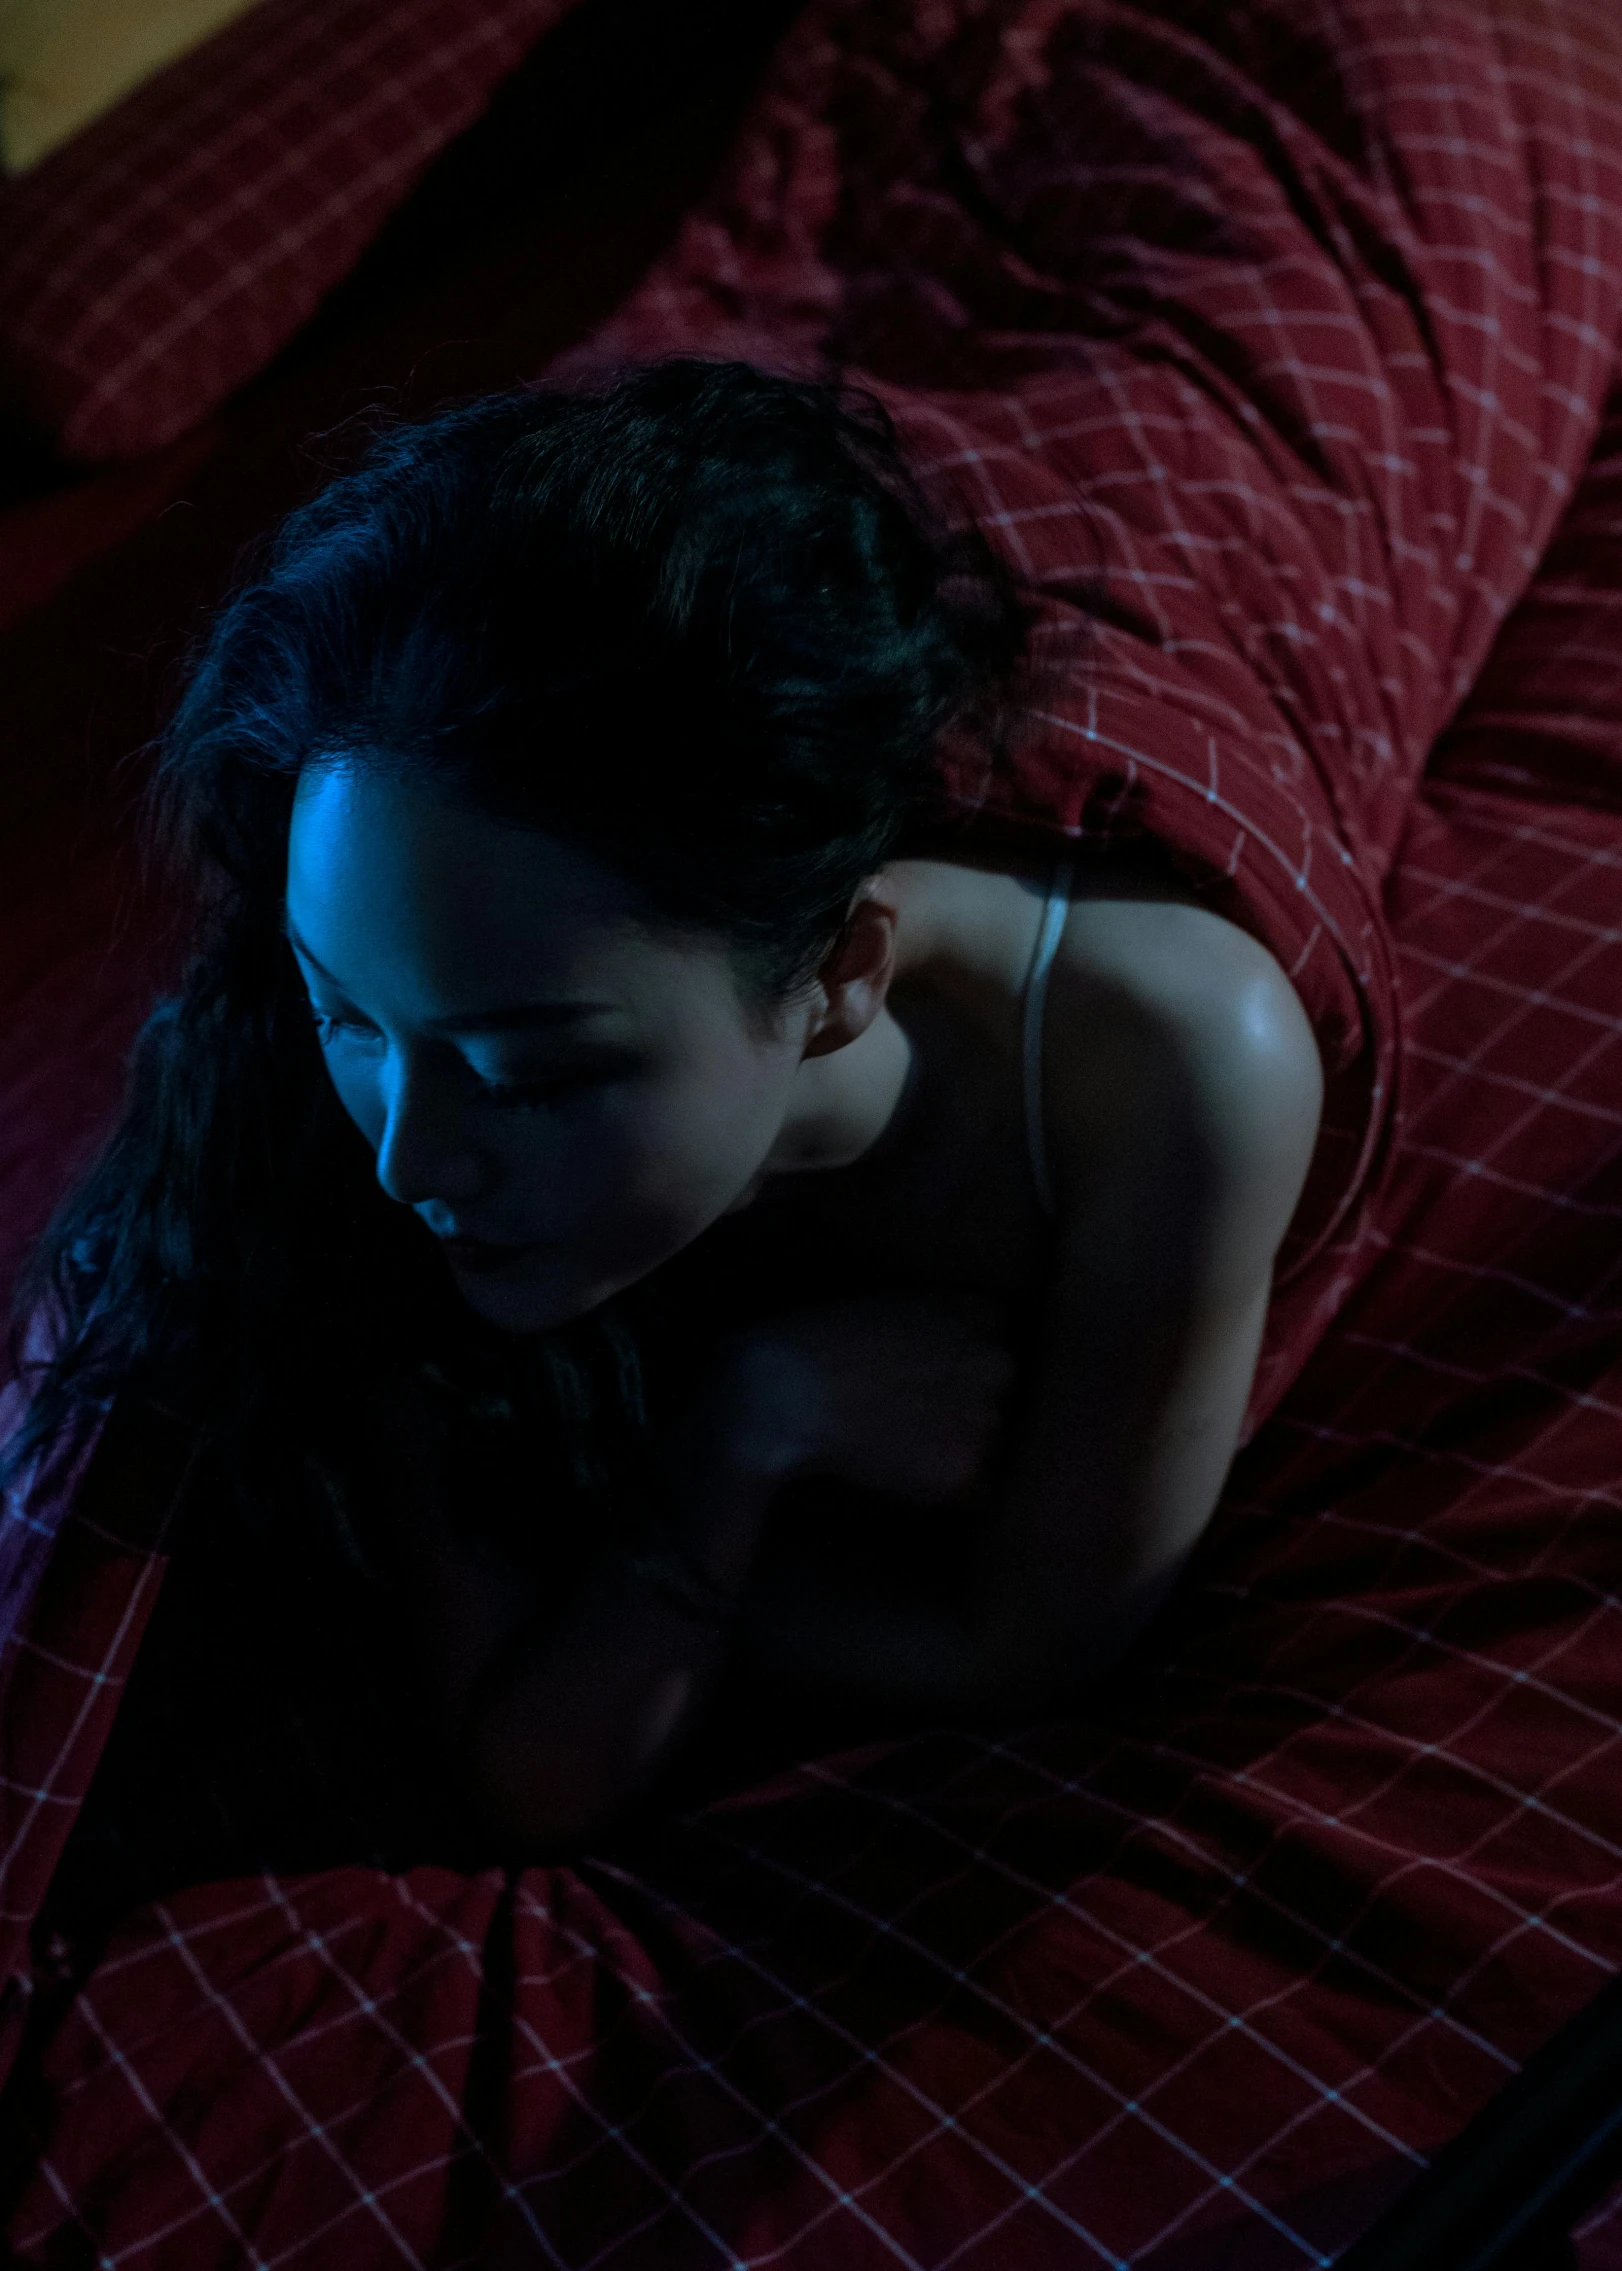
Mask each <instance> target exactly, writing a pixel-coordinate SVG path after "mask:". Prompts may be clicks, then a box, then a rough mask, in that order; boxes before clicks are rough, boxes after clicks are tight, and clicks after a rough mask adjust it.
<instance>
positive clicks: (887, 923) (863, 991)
mask: <svg viewBox="0 0 1622 2271" xmlns="http://www.w3.org/2000/svg"><path fill="white" fill-rule="evenodd" d="M895 946H896V905H895V901H894V900H893V899H892V898H891V897H890V896H889V894H888V893H887V892H886V891H885V890H884V888H883V885H882V884H881V883H880V881H879V879H878V878H877V877H874V878H873V880H872V881H871V882H868V883H864V884H863V885H862V888H861V890H860V891H859V892H858V893H857V895H856V897H855V899H854V900H853V901H852V902H851V909H850V913H849V914H848V915H847V916H846V917H845V927H844V929H843V930H842V931H841V932H840V934H839V936H838V938H837V939H836V940H835V941H834V944H833V946H832V948H831V949H830V950H829V953H828V955H827V958H826V959H825V960H824V962H823V964H822V967H821V968H820V969H819V970H818V972H817V989H818V991H817V998H816V1001H815V1003H814V1004H813V1008H812V1013H811V1023H810V1025H809V1027H808V1028H807V1031H806V1039H805V1049H804V1054H805V1055H806V1056H808V1057H825V1056H828V1055H830V1054H831V1052H832V1051H833V1050H835V1049H843V1048H845V1047H846V1046H847V1044H848V1043H850V1042H852V1041H854V1040H856V1039H857V1038H858V1037H859V1036H860V1035H861V1034H863V1033H865V1032H866V1031H867V1029H868V1027H869V1026H870V1025H871V1024H872V1022H873V1020H874V1018H875V1017H877V1015H878V1014H879V1011H880V1010H881V1009H882V1008H883V1007H884V1000H885V996H886V995H887V994H888V993H889V991H890V980H891V979H892V978H893V977H894V975H895Z"/></svg>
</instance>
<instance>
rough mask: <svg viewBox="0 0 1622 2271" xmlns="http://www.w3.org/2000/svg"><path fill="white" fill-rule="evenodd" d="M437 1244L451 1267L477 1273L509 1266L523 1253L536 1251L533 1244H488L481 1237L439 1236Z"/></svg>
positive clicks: (520, 1258)
mask: <svg viewBox="0 0 1622 2271" xmlns="http://www.w3.org/2000/svg"><path fill="white" fill-rule="evenodd" d="M439 1246H440V1251H441V1253H443V1255H444V1256H445V1259H446V1260H447V1261H448V1262H449V1263H450V1265H451V1267H452V1268H453V1269H458V1270H472V1271H474V1272H477V1273H482V1272H484V1271H485V1270H502V1269H507V1268H510V1267H511V1265H512V1264H513V1263H514V1262H517V1261H520V1260H522V1258H523V1257H524V1255H526V1254H533V1253H534V1252H535V1251H536V1249H535V1248H534V1247H533V1246H495V1245H490V1244H488V1243H487V1242H486V1241H485V1240H484V1239H482V1238H441V1239H440V1241H439Z"/></svg>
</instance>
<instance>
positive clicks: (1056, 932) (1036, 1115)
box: [1024, 854, 1076, 1216]
mask: <svg viewBox="0 0 1622 2271" xmlns="http://www.w3.org/2000/svg"><path fill="white" fill-rule="evenodd" d="M1075 873H1076V862H1075V857H1074V855H1073V854H1067V855H1066V857H1065V858H1064V859H1062V860H1060V862H1059V864H1058V866H1057V867H1056V868H1055V869H1054V873H1053V886H1052V889H1051V890H1050V891H1049V892H1048V898H1047V906H1046V908H1045V910H1044V912H1043V916H1042V927H1041V929H1040V931H1039V932H1038V933H1037V939H1036V952H1035V954H1034V955H1033V957H1032V959H1031V971H1030V976H1029V977H1028V978H1027V979H1026V981H1025V1048H1024V1062H1025V1145H1026V1149H1027V1150H1028V1152H1029V1153H1030V1160H1031V1181H1032V1182H1033V1183H1034V1184H1035V1185H1036V1196H1037V1199H1038V1200H1039V1202H1040V1204H1041V1208H1042V1212H1043V1213H1044V1214H1046V1215H1049V1216H1052V1215H1055V1214H1057V1212H1058V1207H1057V1205H1056V1204H1055V1201H1054V1197H1053V1181H1052V1178H1051V1176H1050V1175H1049V1173H1048V1146H1047V1137H1046V1134H1045V1133H1044V1130H1043V1125H1042V1010H1043V1006H1044V1004H1045V1002H1046V1000H1047V990H1048V972H1049V971H1050V970H1051V969H1052V968H1053V957H1054V956H1055V955H1056V954H1057V953H1058V951H1059V940H1060V939H1061V938H1062V937H1063V935H1064V924H1065V917H1066V916H1067V915H1068V914H1069V912H1070V886H1071V884H1072V883H1073V882H1074V880H1075Z"/></svg>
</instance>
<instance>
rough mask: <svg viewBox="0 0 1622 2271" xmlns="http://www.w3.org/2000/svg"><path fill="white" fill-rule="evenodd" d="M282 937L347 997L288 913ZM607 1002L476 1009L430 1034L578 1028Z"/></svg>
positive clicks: (432, 1024) (442, 1021) (436, 1022)
mask: <svg viewBox="0 0 1622 2271" xmlns="http://www.w3.org/2000/svg"><path fill="white" fill-rule="evenodd" d="M281 927H282V935H283V937H284V938H285V939H286V940H287V942H288V944H289V945H290V946H291V947H293V948H294V949H295V951H296V952H297V953H299V954H301V955H302V956H303V957H304V959H305V961H306V962H308V964H309V965H310V968H311V969H312V970H314V971H315V973H316V975H317V976H318V977H322V978H325V979H326V981H327V984H328V985H329V986H336V987H337V989H338V991H339V993H341V994H342V993H345V991H346V989H345V987H344V984H343V981H342V979H340V978H335V977H334V976H333V974H332V972H331V971H330V970H329V969H328V968H327V966H326V964H325V963H324V962H320V961H318V960H317V959H316V957H315V956H314V955H313V954H312V953H311V952H310V950H309V948H308V947H307V946H306V945H305V943H304V941H303V939H302V938H300V936H299V934H298V932H297V931H296V930H295V929H294V928H293V925H292V923H291V921H290V920H289V918H288V916H287V913H286V911H285V910H284V911H283V914H282V925H281ZM613 1007H614V1004H613V1003H612V1002H607V1001H524V1002H513V1003H511V1004H510V1005H509V1006H508V1007H507V1008H505V1009H475V1010H470V1011H469V1012H468V1013H467V1015H466V1016H463V1017H434V1018H430V1019H429V1021H428V1031H429V1032H430V1033H533V1032H535V1031H537V1030H544V1029H545V1028H547V1027H556V1026H560V1025H579V1024H582V1023H583V1022H584V1021H585V1020H586V1019H587V1018H590V1017H601V1016H603V1015H604V1014H605V1013H606V1012H608V1011H610V1010H612V1009H613Z"/></svg>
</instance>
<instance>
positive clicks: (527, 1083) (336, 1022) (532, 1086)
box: [311, 1010, 628, 1112]
mask: <svg viewBox="0 0 1622 2271" xmlns="http://www.w3.org/2000/svg"><path fill="white" fill-rule="evenodd" d="M311 1015H312V1017H313V1018H314V1020H315V1029H316V1038H317V1040H318V1041H319V1042H320V1044H321V1046H322V1047H323V1048H326V1047H327V1046H328V1044H329V1043H330V1042H332V1041H333V1040H334V1039H335V1038H336V1037H337V1036H338V1035H339V1034H341V1033H357V1034H367V1033H373V1032H375V1031H376V1027H375V1026H371V1025H367V1024H364V1023H362V1021H361V1020H360V1019H359V1018H354V1017H330V1016H328V1015H326V1014H325V1013H324V1012H323V1011H321V1010H312V1011H311ZM627 1069H628V1068H627V1066H626V1065H625V1064H624V1063H623V1062H621V1061H618V1060H616V1061H615V1062H613V1063H611V1064H601V1065H585V1066H581V1067H579V1068H577V1069H576V1070H575V1071H572V1072H555V1073H553V1074H551V1075H550V1076H549V1078H547V1079H545V1080H524V1081H502V1080H481V1081H479V1082H478V1084H477V1089H476V1094H477V1098H478V1101H479V1102H480V1103H481V1104H489V1105H492V1106H493V1107H494V1108H495V1110H497V1111H498V1112H536V1111H542V1110H544V1109H545V1108H546V1106H547V1105H549V1104H556V1103H558V1102H560V1101H561V1100H562V1099H563V1098H564V1097H567V1096H571V1095H574V1094H576V1093H577V1092H579V1091H580V1090H583V1089H587V1088H594V1087H597V1086H598V1085H600V1084H601V1083H602V1082H604V1081H607V1080H611V1079H613V1078H614V1076H615V1075H616V1073H623V1072H625V1071H626V1070H627Z"/></svg>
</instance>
